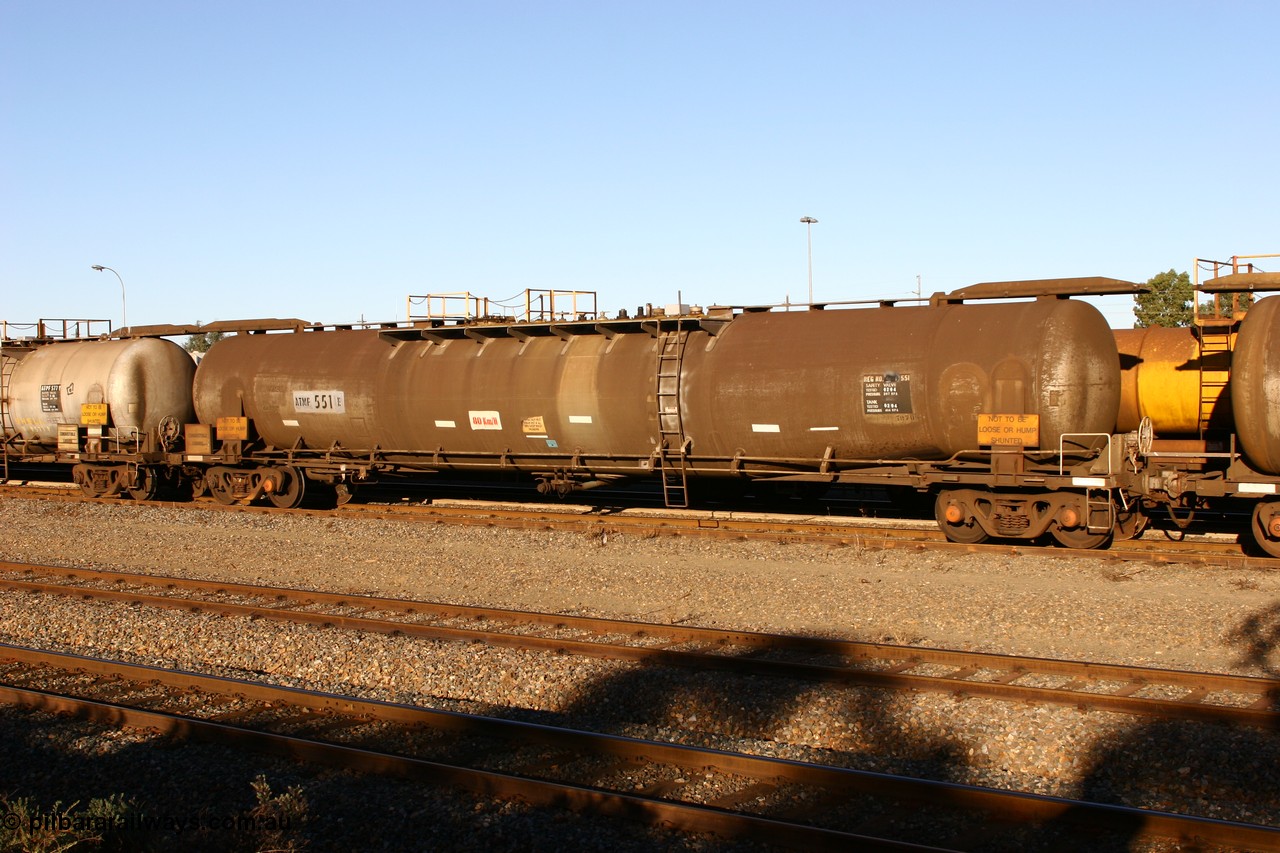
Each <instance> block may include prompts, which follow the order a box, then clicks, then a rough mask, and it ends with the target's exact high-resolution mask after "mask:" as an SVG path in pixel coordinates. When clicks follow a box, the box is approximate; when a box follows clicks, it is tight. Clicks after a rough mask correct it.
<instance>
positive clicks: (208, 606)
mask: <svg viewBox="0 0 1280 853" xmlns="http://www.w3.org/2000/svg"><path fill="white" fill-rule="evenodd" d="M0 571H3V572H7V573H9V574H10V575H13V574H22V575H31V574H34V573H42V574H45V575H53V576H60V577H63V578H69V579H76V580H81V581H90V582H105V583H113V584H117V585H119V584H125V583H128V584H134V585H138V586H150V587H169V588H173V589H179V590H183V591H187V592H196V593H202V594H206V595H235V596H241V597H246V598H266V599H271V600H273V601H275V602H277V603H276V604H275V605H272V606H263V605H254V604H245V603H241V602H228V601H218V600H213V601H210V600H200V599H195V598H189V597H185V596H173V595H157V594H153V593H146V592H141V591H138V590H136V589H131V590H122V589H102V588H98V587H91V586H80V585H68V584H65V583H61V582H55V581H39V580H22V579H16V578H14V577H12V576H10V577H3V576H0V588H9V589H15V590H24V591H28V592H34V593H43V594H53V595H64V596H78V597H82V598H95V599H99V600H107V601H120V602H125V603H129V604H141V605H146V606H151V607H161V608H169V609H180V610H189V611H206V612H217V613H222V614H229V615H236V616H243V617H251V618H252V617H257V618H267V619H275V620H281V621H288V622H294V623H304V624H311V625H319V626H326V627H327V626H332V627H337V628H342V629H347V630H358V631H369V632H374V633H382V634H399V635H404V636H413V637H421V638H425V639H432V640H443V641H458V642H483V643H486V644H489V645H493V646H503V647H508V648H519V649H525V650H532V651H542V652H548V653H555V654H574V655H583V656H589V657H597V658H605V659H611V660H625V661H632V662H643V663H649V664H656V665H666V666H681V667H687V668H697V669H716V670H722V671H728V672H733V673H738V674H747V675H763V676H771V677H783V678H792V679H795V678H800V679H811V680H815V681H823V682H835V683H844V684H853V685H858V686H865V687H880V688H887V689H892V690H917V691H929V692H947V693H954V694H959V695H962V696H984V697H989V698H994V699H1002V700H1010V701H1028V702H1036V703H1041V704H1057V705H1074V706H1079V707H1088V708H1095V709H1099V710H1109V711H1117V712H1121V713H1130V714H1143V715H1149V716H1159V717H1166V718H1173V719H1181V720H1201V721H1213V722H1228V723H1233V724H1241V725H1251V726H1256V727H1260V728H1275V729H1280V680H1278V679H1269V678H1257V677H1252V676H1242V675H1224V674H1219V673H1203V672H1189V671H1183V670H1169V669H1157V668H1152V667H1142V666H1127V665H1121V664H1105V663H1092V662H1087V661H1071V660H1054V659H1050V658H1032V657H1020V656H1015V655H1000V654H993V653H989V652H965V651H955V650H947V649H931V648H924V647H918V646H901V645H893V644H887V643H864V642H857V641H852V640H837V639H827V638H821V637H802V636H792V635H779V634H765V633H759V632H749V631H731V630H725V629H719V628H699V627H692V626H684V625H679V626H671V625H661V624H657V623H648V622H637V621H630V620H619V619H601V618H595V617H585V616H567V615H561V614H554V613H538V612H528V611H515V610H507V609H500V608H483V607H470V606H463V605H453V604H440V603H433V602H425V601H414V600H405V599H394V598H381V597H375V596H363V595H348V594H340V593H325V592H317V591H312V590H299V589H291V588H288V587H275V586H258V585H252V584H241V583H224V582H220V581H207V580H194V579H190V578H176V577H169V576H163V575H159V576H157V575H145V574H135V573H128V572H116V571H108V570H99V569H74V568H60V567H55V566H31V565H27V564H23V563H10V562H0ZM282 601H290V602H294V604H295V605H301V606H313V605H324V606H328V607H339V608H344V607H345V608H361V609H363V610H364V611H365V612H377V611H382V612H387V611H392V612H397V611H398V612H401V613H404V614H405V615H406V616H423V615H425V616H428V617H430V618H433V619H459V618H462V619H469V620H477V621H483V622H485V623H486V625H485V627H474V628H472V627H459V626H447V625H431V624H422V623H418V622H406V621H400V620H397V619H385V618H380V617H372V616H366V615H361V614H349V613H326V612H317V611H308V610H298V609H294V608H292V607H285V606H282V605H280V604H279V603H278V602H282ZM503 623H505V624H507V625H509V626H512V627H519V628H527V627H528V626H529V625H539V626H542V627H544V628H549V629H553V630H573V631H578V632H586V633H588V634H591V635H593V636H594V637H595V638H594V639H588V638H584V637H563V636H538V635H534V634H528V633H523V632H520V631H514V630H505V631H504V630H501V626H502V624H503ZM611 637H628V638H632V639H634V640H637V641H639V642H645V643H649V642H652V641H654V640H660V641H661V643H660V644H659V645H634V644H626V643H620V642H611V641H610V640H609V638H611ZM682 644H693V645H695V646H697V647H696V648H690V649H679V648H673V646H679V645H682ZM735 652H736V653H735ZM772 652H783V653H796V654H801V655H806V656H809V657H810V658H813V657H818V658H820V659H830V658H832V657H835V658H838V659H840V661H841V662H840V663H838V664H832V663H825V662H824V663H815V662H812V660H808V661H806V660H794V659H786V658H783V659H770V658H767V657H761V656H760V655H761V654H768V653H772ZM873 663H885V664H892V665H889V666H887V667H886V668H884V669H879V670H877V669H868V668H866V665H867V664H873ZM927 665H942V666H947V667H950V668H951V671H949V672H947V673H945V674H920V673H913V672H911V670H912V669H915V668H917V667H922V666H927ZM984 673H987V674H989V675H988V676H987V677H986V678H984V679H982V680H978V679H976V678H975V676H980V675H982V674H984ZM1035 676H1053V677H1055V678H1059V679H1064V680H1065V683H1060V684H1058V685H1056V686H1052V687H1049V686H1036V685H1028V684H1018V683H1017V682H1018V681H1019V680H1021V679H1025V678H1029V677H1035ZM1099 682H1111V683H1114V684H1115V685H1116V686H1115V687H1114V688H1112V689H1111V690H1110V691H1109V692H1102V691H1099V690H1093V689H1090V688H1093V687H1097V685H1098V683H1099ZM1159 687H1167V688H1176V689H1178V690H1180V691H1182V695H1181V696H1178V697H1174V698H1162V697H1151V696H1141V695H1136V694H1138V693H1139V692H1141V691H1142V690H1150V689H1154V688H1159ZM1215 694H1216V695H1220V696H1222V695H1227V694H1230V695H1232V696H1237V697H1247V699H1246V700H1245V701H1247V703H1248V704H1226V703H1224V702H1212V701H1208V700H1211V699H1212V697H1214V696H1215Z"/></svg>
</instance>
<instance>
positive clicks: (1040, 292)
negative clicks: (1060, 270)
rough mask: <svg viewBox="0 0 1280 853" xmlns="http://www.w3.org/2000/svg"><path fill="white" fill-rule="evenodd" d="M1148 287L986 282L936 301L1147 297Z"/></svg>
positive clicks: (1110, 282)
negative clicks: (1118, 296)
mask: <svg viewBox="0 0 1280 853" xmlns="http://www.w3.org/2000/svg"><path fill="white" fill-rule="evenodd" d="M1148 290H1150V288H1149V287H1148V286H1147V285H1145V284H1139V283H1137V282H1133V281H1124V280H1123V279H1118V278H1107V277H1105V276H1086V277H1082V278H1042V279H1032V280H1030V281H984V282H980V283H979V284H971V285H969V286H967V287H962V288H960V289H959V290H953V291H951V292H950V293H948V294H946V295H945V296H936V297H934V299H937V300H939V301H945V300H964V299H1010V298H1018V297H1029V296H1107V295H1119V294H1124V295H1127V294H1133V293H1146V292H1147V291H1148Z"/></svg>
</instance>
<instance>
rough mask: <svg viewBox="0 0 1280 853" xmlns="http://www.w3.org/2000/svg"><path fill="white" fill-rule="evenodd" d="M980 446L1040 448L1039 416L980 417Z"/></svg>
mask: <svg viewBox="0 0 1280 853" xmlns="http://www.w3.org/2000/svg"><path fill="white" fill-rule="evenodd" d="M978 444H981V445H1003V446H1006V447H1007V446H1014V447H1039V446H1040V416H1039V415H978Z"/></svg>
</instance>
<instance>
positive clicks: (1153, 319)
mask: <svg viewBox="0 0 1280 853" xmlns="http://www.w3.org/2000/svg"><path fill="white" fill-rule="evenodd" d="M1147 286H1148V287H1150V288H1151V292H1150V293H1139V294H1137V295H1136V296H1134V297H1133V301H1134V303H1135V304H1134V307H1133V316H1135V317H1137V318H1138V320H1137V322H1136V323H1134V327H1135V328H1138V329H1145V328H1147V327H1148V326H1166V327H1172V326H1190V325H1191V300H1192V299H1193V297H1194V294H1193V292H1192V287H1191V276H1189V275H1187V274H1186V273H1185V272H1177V271H1176V270H1169V271H1168V272H1162V273H1159V274H1157V275H1154V276H1152V277H1151V278H1150V279H1149V280H1148V281H1147Z"/></svg>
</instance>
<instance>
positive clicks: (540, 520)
mask: <svg viewBox="0 0 1280 853" xmlns="http://www.w3.org/2000/svg"><path fill="white" fill-rule="evenodd" d="M25 488H27V487H6V486H0V494H4V495H8V494H18V495H19V496H25V497H36V498H39V499H44V500H62V501H71V502H79V501H87V502H97V503H109V504H113V505H117V506H123V505H126V504H124V503H121V502H120V501H119V499H118V498H86V497H82V496H79V495H50V494H40V495H31V494H30V493H27V494H25V495H23V494H22V490H23V489H25ZM127 503H131V504H134V505H138V506H157V507H166V508H173V509H203V510H207V511H218V512H250V513H282V512H287V513H293V514H295V515H296V514H301V515H309V516H314V517H318V518H359V519H369V520H383V521H385V520H396V521H413V522H419V523H437V524H439V523H449V524H459V525H469V526H480V527H501V528H505V529H524V530H568V531H573V532H581V533H584V534H593V533H624V534H629V535H638V536H663V535H683V536H701V537H706V538H720V539H742V540H752V539H756V540H765V541H771V542H789V543H796V544H800V543H804V544H825V545H833V546H852V547H855V548H867V549H871V550H883V551H888V550H896V549H903V548H906V549H910V550H916V551H921V550H937V551H943V552H948V553H957V554H965V553H980V554H1003V555H1035V556H1044V557H1055V558H1060V559H1090V560H1113V561H1125V562H1145V563H1154V564H1157V565H1159V564H1170V563H1184V564H1195V565H1206V566H1224V567H1230V568H1250V569H1270V570H1275V569H1277V568H1280V562H1278V561H1277V560H1276V559H1274V558H1270V557H1252V556H1248V555H1246V554H1245V553H1244V552H1243V551H1242V550H1241V547H1240V545H1239V544H1237V543H1234V542H1231V543H1228V542H1211V541H1210V542H1205V541H1197V542H1195V543H1194V544H1191V543H1178V542H1176V541H1174V540H1170V545H1172V546H1173V547H1168V546H1166V544H1165V543H1163V542H1151V541H1149V540H1134V541H1118V542H1112V543H1111V545H1110V546H1109V547H1108V548H1107V549H1105V550H1101V549H1100V550H1089V549H1077V548H1063V547H1058V546H1053V547H1043V546H1037V545H1033V544H1031V543H1029V542H1014V541H1010V542H1004V543H982V544H966V543H959V542H949V541H947V539H946V537H945V536H944V535H943V534H942V532H941V531H940V530H937V529H931V528H924V527H919V528H917V527H906V528H904V527H895V526H888V525H868V524H866V523H865V522H863V521H861V520H859V519H856V518H840V517H826V518H821V519H820V520H818V519H819V517H816V516H812V515H803V516H800V515H798V516H793V517H788V518H784V519H778V518H776V517H775V518H772V519H761V518H755V517H752V516H757V515H768V514H763V513H734V512H720V511H703V510H687V511H677V512H678V513H679V514H676V513H673V512H671V511H666V510H663V511H655V510H646V511H644V512H643V513H639V514H633V515H621V514H617V513H610V514H605V513H601V512H599V511H595V510H592V509H584V510H582V511H580V512H576V513H572V512H568V511H564V510H554V509H537V510H531V509H510V508H507V507H509V504H510V503H511V502H509V501H506V502H499V504H500V505H498V506H475V507H458V506H438V505H430V506H422V505H417V504H414V505H410V506H390V505H385V506H383V505H373V504H368V505H364V504H346V505H345V506H342V507H339V508H337V509H332V510H324V509H306V508H300V509H279V508H275V507H261V506H240V505H235V506H226V505H223V504H219V503H216V502H214V501H211V500H202V501H199V502H197V503H191V502H173V501H129V502H127ZM744 515H745V516H748V517H742V516H744ZM734 516H738V517H734Z"/></svg>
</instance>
